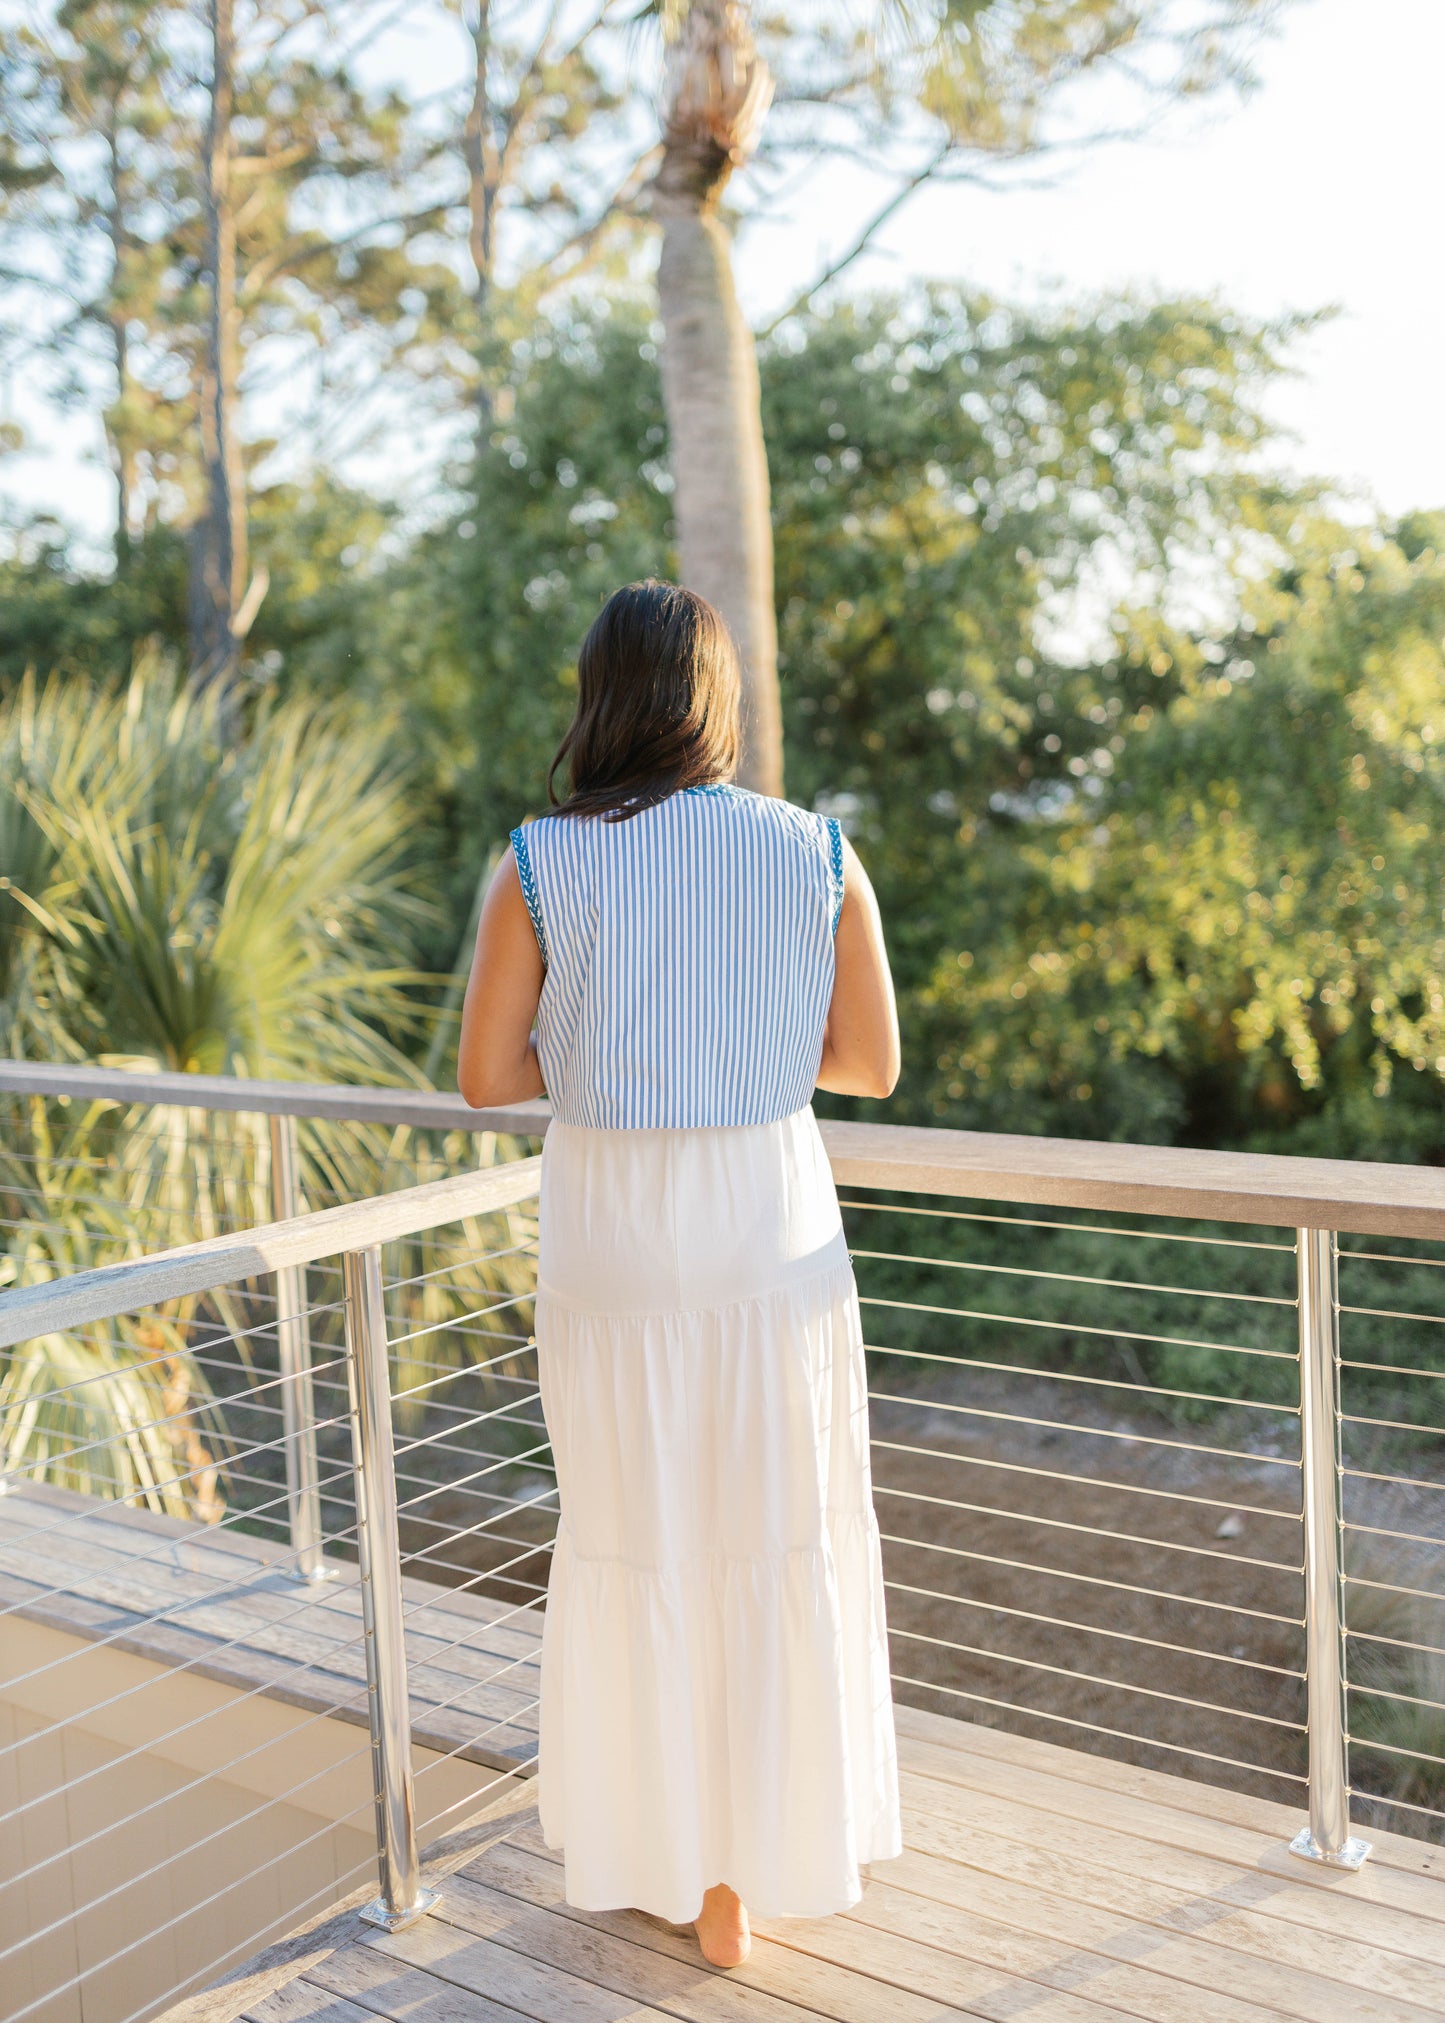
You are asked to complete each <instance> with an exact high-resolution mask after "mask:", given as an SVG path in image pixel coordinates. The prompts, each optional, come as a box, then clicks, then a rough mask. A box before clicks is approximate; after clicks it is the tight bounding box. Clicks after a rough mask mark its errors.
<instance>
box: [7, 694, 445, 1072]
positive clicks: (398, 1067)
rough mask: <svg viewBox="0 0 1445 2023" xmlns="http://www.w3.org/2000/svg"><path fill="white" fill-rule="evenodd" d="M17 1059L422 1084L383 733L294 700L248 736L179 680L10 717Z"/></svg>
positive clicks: (397, 833)
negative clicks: (414, 1051) (415, 1059)
mask: <svg viewBox="0 0 1445 2023" xmlns="http://www.w3.org/2000/svg"><path fill="white" fill-rule="evenodd" d="M0 782H3V802H0V805H3V806H4V808H5V811H6V812H5V816H4V818H3V819H4V820H5V822H6V825H7V828H6V835H5V839H4V847H5V853H6V854H5V862H6V864H7V865H8V866H14V867H15V868H14V869H13V870H11V871H10V872H9V873H8V875H7V879H6V888H7V889H6V890H5V892H4V894H3V901H4V908H5V911H4V914H3V916H0V989H3V992H4V995H3V998H0V1018H3V1020H4V1023H5V1025H6V1027H7V1029H8V1030H7V1039H8V1040H9V1043H10V1051H11V1052H15V1053H19V1054H22V1055H24V1054H34V1055H38V1056H40V1057H50V1058H64V1057H66V1056H69V1057H71V1058H76V1057H82V1056H91V1057H97V1058H104V1057H107V1056H122V1057H125V1058H127V1059H131V1060H135V1061H144V1062H148V1063H151V1064H154V1065H155V1066H157V1067H165V1068H178V1069H182V1070H185V1071H187V1072H200V1073H212V1074H221V1073H243V1074H251V1075H262V1076H264V1075H275V1076H278V1077H281V1078H286V1077H288V1076H289V1077H298V1076H299V1077H302V1078H310V1079H313V1080H334V1081H347V1080H357V1081H381V1082H396V1081H415V1080H416V1079H417V1078H416V1073H415V1070H414V1069H413V1068H412V1067H411V1065H410V1063H409V1061H408V1059H407V1056H406V1054H405V1053H404V1052H403V1050H402V1047H401V1045H400V1044H399V1042H400V1040H401V1038H402V1037H403V1036H404V1035H405V1033H407V1032H408V1031H410V1030H413V1029H414V1028H415V1024H416V1020H417V1015H418V1014H417V1008H416V1000H415V996H414V992H413V989H412V987H413V986H414V985H415V984H416V982H417V981H418V978H417V977H416V975H415V974H414V972H413V971H412V969H411V968H410V966H409V963H408V961H407V956H408V953H409V947H410V942H411V938H412V936H413V934H414V932H415V930H416V928H417V927H418V925H419V924H420V923H421V922H422V921H423V920H424V919H425V918H426V917H427V907H426V903H425V902H424V900H423V899H422V897H421V895H420V893H419V891H418V889H417V884H416V877H415V872H414V869H413V865H412V849H411V838H410V821H409V809H408V800H407V791H406V786H405V783H404V781H403V778H402V775H401V772H400V770H399V768H398V767H397V765H396V763H395V760H394V757H393V740H392V738H391V736H390V734H389V730H388V727H387V725H386V724H385V723H384V722H378V721H369V722H365V723H363V722H361V721H359V720H358V719H357V718H356V717H355V714H354V713H353V712H348V711H346V710H345V709H344V708H342V707H341V706H339V705H337V704H334V703H333V704H325V703H317V702H315V701H312V700H308V699H306V698H303V697H296V698H293V699H291V700H289V701H286V702H283V703H280V704H277V705H274V706H272V705H265V706H263V707H262V708H261V710H260V712H259V714H258V716H257V719H256V722H255V724H254V726H253V728H252V729H251V731H250V733H249V735H247V736H244V737H239V736H237V734H236V732H235V729H234V727H233V726H232V725H231V723H230V721H229V719H228V717H227V715H226V713H225V707H224V705H223V703H222V701H221V700H220V698H219V697H218V696H217V694H216V693H215V692H214V691H211V692H209V693H207V694H206V695H203V696H197V695H196V694H195V693H194V692H192V691H190V690H188V689H186V688H184V687H182V686H180V685H178V684H177V682H176V680H175V678H174V676H173V675H172V674H171V673H170V672H169V671H168V670H167V669H166V668H165V667H164V666H162V665H161V664H159V663H152V664H150V665H149V666H145V667H143V668H142V669H140V670H139V671H138V672H137V673H136V674H135V676H134V677H133V678H132V680H131V681H130V683H129V684H128V685H127V686H126V687H125V688H123V689H108V688H103V687H100V686H98V685H96V684H93V683H86V682H82V681H78V680H70V681H62V680H60V679H59V678H57V677H52V678H51V679H50V680H49V681H48V682H47V683H46V684H44V685H43V686H41V685H38V684H37V683H36V682H35V681H34V680H33V679H31V678H28V677H27V678H26V679H25V680H24V681H23V682H22V683H21V685H20V687H19V688H18V689H17V690H16V692H15V693H14V694H13V695H12V696H11V698H10V699H9V700H8V701H7V702H6V703H5V704H4V705H3V706H0Z"/></svg>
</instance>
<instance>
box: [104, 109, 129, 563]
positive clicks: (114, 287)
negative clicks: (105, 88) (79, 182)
mask: <svg viewBox="0 0 1445 2023" xmlns="http://www.w3.org/2000/svg"><path fill="white" fill-rule="evenodd" d="M103 134H104V140H105V148H106V172H107V177H108V181H109V190H108V194H107V205H106V220H105V222H106V236H107V237H108V238H109V240H110V261H111V283H110V304H109V316H108V322H109V327H110V344H111V358H112V361H113V363H114V366H115V400H114V402H113V403H112V405H111V407H110V409H109V410H108V411H107V412H106V414H105V416H104V417H103V423H104V428H105V435H106V444H107V447H108V449H109V451H110V464H111V470H112V472H113V473H114V476H115V572H116V575H117V576H123V575H124V574H125V572H126V570H127V569H128V568H129V567H130V559H131V501H132V496H133V492H134V486H133V484H132V468H133V455H132V450H131V443H132V439H133V437H132V429H133V422H132V418H131V415H130V413H129V411H128V410H129V405H130V391H131V386H130V336H129V325H128V322H127V308H128V305H127V301H126V285H127V279H128V277H127V274H126V252H127V249H128V246H129V243H130V239H129V228H128V221H127V202H126V198H127V190H126V183H125V171H124V169H123V168H122V165H121V156H120V108H119V106H118V104H117V102H116V100H115V98H114V97H111V98H110V99H108V100H107V101H106V107H105V117H104V121H103Z"/></svg>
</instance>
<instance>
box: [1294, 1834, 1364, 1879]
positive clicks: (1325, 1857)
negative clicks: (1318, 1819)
mask: <svg viewBox="0 0 1445 2023" xmlns="http://www.w3.org/2000/svg"><path fill="white" fill-rule="evenodd" d="M1289 1851H1290V1853H1291V1854H1297V1855H1298V1856H1299V1857H1300V1859H1301V1861H1318V1862H1323V1863H1324V1865H1325V1866H1326V1868H1348V1869H1356V1868H1363V1866H1364V1862H1365V1856H1366V1855H1367V1854H1368V1853H1369V1852H1370V1843H1369V1841H1367V1840H1356V1838H1355V1837H1354V1835H1353V1834H1352V1835H1351V1836H1350V1838H1349V1839H1348V1840H1347V1841H1346V1842H1345V1844H1344V1846H1343V1847H1342V1848H1339V1849H1337V1850H1336V1852H1334V1853H1333V1854H1331V1853H1330V1852H1329V1850H1328V1849H1326V1848H1323V1847H1321V1846H1320V1844H1319V1842H1318V1841H1317V1840H1316V1839H1315V1837H1314V1835H1313V1834H1312V1833H1311V1832H1310V1830H1309V1828H1308V1827H1307V1826H1302V1827H1301V1828H1300V1830H1299V1832H1298V1833H1297V1834H1296V1835H1295V1837H1294V1839H1293V1840H1292V1841H1291V1842H1290V1844H1289Z"/></svg>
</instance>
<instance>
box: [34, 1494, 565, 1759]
mask: <svg viewBox="0 0 1445 2023" xmlns="http://www.w3.org/2000/svg"><path fill="white" fill-rule="evenodd" d="M291 1565H292V1560H291V1555H290V1554H289V1553H288V1552H287V1551H286V1550H285V1548H284V1547H282V1546H279V1545H272V1544H269V1543H267V1541H265V1540H264V1539H259V1538H252V1537H249V1536H248V1535H247V1534H246V1533H244V1532H240V1531H236V1530H234V1529H232V1528H230V1527H229V1526H225V1525H203V1524H192V1523H188V1522H185V1521H183V1520H182V1519H179V1518H173V1517H162V1516H159V1515H157V1514H156V1513H154V1512H152V1511H147V1510H135V1509H132V1508H131V1507H130V1506H129V1505H127V1504H123V1503H107V1502H103V1501H100V1500H98V1499H97V1498H95V1497H92V1496H80V1495H76V1494H75V1493H73V1492H72V1491H70V1490H66V1489H54V1488H51V1487H50V1486H49V1485H47V1484H43V1483H34V1482H27V1483H22V1484H21V1485H20V1486H19V1487H17V1488H16V1489H14V1490H12V1491H11V1493H10V1494H9V1495H6V1496H0V1608H4V1609H6V1610H13V1611H14V1612H15V1613H16V1614H17V1615H20V1616H23V1617H25V1618H26V1619H27V1620H29V1621H32V1622H39V1623H44V1624H46V1625H48V1626H49V1627H50V1628H52V1629H58V1630H63V1631H65V1632H66V1633H67V1634H68V1635H71V1636H77V1637H84V1638H86V1639H88V1640H90V1641H91V1642H94V1643H98V1644H99V1643H103V1644H106V1645H109V1646H111V1647H112V1648H113V1649H115V1650H119V1651H127V1652H130V1653H131V1654H132V1655H134V1656H136V1657H141V1658H149V1659H151V1660H153V1661H154V1662H155V1663H157V1664H161V1665H166V1666H176V1667H179V1668H183V1669H184V1670H185V1671H187V1672H191V1673H194V1674H195V1675H196V1676H197V1677H198V1678H203V1679H211V1680H214V1681H215V1682H216V1683H217V1684H219V1685H223V1686H234V1687H235V1688H236V1689H237V1690H238V1691H241V1692H252V1691H257V1690H259V1691H261V1692H264V1693H265V1694H266V1695H267V1697H268V1698H270V1699H274V1700H280V1701H283V1702H285V1703H286V1704H287V1705H288V1706H292V1707H299V1708H304V1709H305V1710H307V1711H308V1712H311V1713H319V1714H329V1715H331V1716H332V1717H333V1718H334V1719H336V1720H340V1721H346V1722H350V1723H352V1724H354V1725H356V1726H358V1727H361V1728H364V1727H365V1726H366V1719H367V1714H366V1659H365V1651H364V1644H363V1634H362V1619H361V1585H360V1581H359V1578H358V1576H357V1571H356V1568H355V1567H354V1566H348V1565H344V1564H339V1565H337V1568H336V1577H335V1579H333V1580H329V1581H326V1582H324V1583H322V1584H321V1585H320V1586H318V1587H314V1588H307V1587H303V1586H301V1585H300V1584H299V1583H297V1582H296V1581H294V1580H292V1579H291V1578H290V1577H289V1576H290V1569H291ZM402 1593H403V1596H404V1599H405V1602H406V1606H407V1611H408V1613H407V1624H406V1634H407V1649H408V1654H409V1656H410V1659H411V1665H410V1672H409V1677H410V1682H411V1720H412V1735H413V1739H414V1740H415V1741H416V1742H418V1743H420V1744H421V1745H422V1746H423V1747H424V1748H427V1749H432V1750H435V1751H437V1752H438V1754H440V1755H443V1756H451V1757H455V1758H457V1759H458V1760H460V1761H464V1762H471V1763H484V1764H489V1765H492V1766H493V1767H495V1768H502V1769H505V1768H511V1767H514V1766H516V1765H518V1764H525V1763H528V1762H529V1761H530V1760H531V1759H533V1758H534V1757H535V1756H536V1753H537V1715H536V1703H537V1694H538V1684H539V1670H538V1654H539V1651H540V1647H541V1634H542V1618H541V1614H540V1612H539V1611H538V1610H536V1609H531V1608H520V1609H519V1608H517V1607H515V1606H512V1605H509V1604H508V1603H506V1602H504V1601H497V1600H494V1599H492V1598H490V1597H488V1596H486V1595H478V1594H473V1593H470V1592H466V1591H462V1590H459V1589H455V1588H444V1587H438V1586H436V1585H435V1584H433V1583H432V1582H430V1581H420V1580H411V1579H404V1580H403V1582H402ZM0 1670H3V1667H0Z"/></svg>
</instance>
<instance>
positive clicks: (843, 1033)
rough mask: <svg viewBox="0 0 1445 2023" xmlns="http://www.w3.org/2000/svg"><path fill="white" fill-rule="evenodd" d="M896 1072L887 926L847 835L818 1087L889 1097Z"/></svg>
mask: <svg viewBox="0 0 1445 2023" xmlns="http://www.w3.org/2000/svg"><path fill="white" fill-rule="evenodd" d="M898 1068H899V1054H898V1007H897V1005H896V1004H895V1003H894V999H893V978H892V975H891V973H890V971H889V968H888V951H887V949H886V948H885V947H884V945H883V922H882V920H881V919H880V918H879V914H878V901H877V900H876V899H875V898H874V896H873V887H872V886H871V885H870V884H869V882H868V873H867V872H866V871H865V870H864V869H863V866H862V865H861V864H860V863H859V861H858V856H857V853H856V851H855V850H854V848H853V845H852V844H851V843H850V842H849V841H848V840H847V838H846V837H845V838H844V839H843V906H842V911H841V912H840V913H839V915H838V931H837V933H836V934H835V935H834V937H833V997H832V1001H831V1003H830V1004H829V1006H828V1026H827V1031H826V1033H825V1034H824V1038H823V1059H822V1063H821V1065H820V1066H819V1069H818V1087H819V1088H820V1089H828V1090H831V1092H832V1093H833V1094H834V1095H835V1096H891V1095H892V1093H893V1091H894V1088H895V1087H896V1086H897V1082H898Z"/></svg>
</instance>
